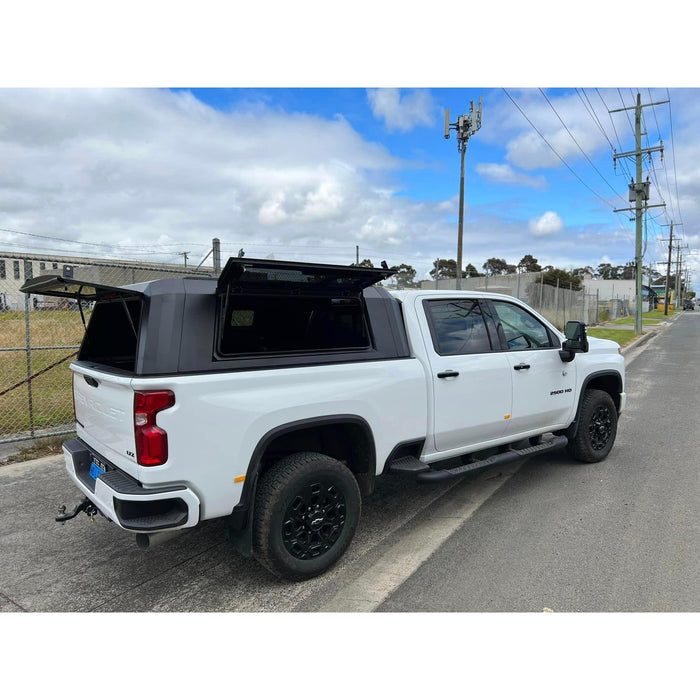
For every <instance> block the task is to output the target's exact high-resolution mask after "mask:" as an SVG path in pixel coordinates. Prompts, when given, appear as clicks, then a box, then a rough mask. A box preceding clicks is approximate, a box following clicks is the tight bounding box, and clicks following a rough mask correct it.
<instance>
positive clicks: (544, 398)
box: [491, 300, 576, 435]
mask: <svg viewBox="0 0 700 700" xmlns="http://www.w3.org/2000/svg"><path fill="white" fill-rule="evenodd" d="M491 304H492V306H493V310H494V315H495V318H496V320H497V323H498V332H499V337H500V339H501V343H502V345H503V347H504V350H505V351H504V352H503V353H502V354H503V356H504V357H506V358H507V361H508V369H509V372H510V374H511V377H512V382H513V410H512V416H511V419H510V420H509V421H508V423H509V425H508V430H509V434H511V435H515V434H517V433H522V432H528V431H534V430H540V429H543V428H551V427H553V426H561V425H565V424H568V421H569V419H570V416H571V412H572V409H573V402H574V398H575V393H576V392H575V388H576V363H575V362H563V361H562V359H561V357H559V350H560V349H561V342H560V341H559V339H558V338H557V336H556V335H555V334H554V333H553V332H552V331H551V330H550V329H548V328H547V326H545V324H544V323H542V321H540V320H539V319H538V318H536V317H535V316H534V315H533V314H532V313H530V311H528V310H527V309H525V308H524V307H522V306H520V304H516V303H514V302H510V301H504V300H492V301H491Z"/></svg>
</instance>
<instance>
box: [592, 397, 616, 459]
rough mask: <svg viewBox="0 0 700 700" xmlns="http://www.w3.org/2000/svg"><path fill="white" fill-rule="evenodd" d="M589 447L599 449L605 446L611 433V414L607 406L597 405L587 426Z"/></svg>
mask: <svg viewBox="0 0 700 700" xmlns="http://www.w3.org/2000/svg"><path fill="white" fill-rule="evenodd" d="M588 435H589V437H590V441H591V447H592V448H593V449H594V450H596V451H600V450H602V449H604V448H605V446H606V445H607V444H608V440H610V436H611V435H612V416H611V415H610V409H609V408H608V406H597V407H596V409H595V410H594V411H593V415H592V416H591V421H590V424H589V426H588Z"/></svg>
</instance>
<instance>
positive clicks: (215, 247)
mask: <svg viewBox="0 0 700 700" xmlns="http://www.w3.org/2000/svg"><path fill="white" fill-rule="evenodd" d="M211 250H212V253H213V254H214V255H213V261H214V274H216V275H219V274H221V241H220V240H219V239H218V238H212V240H211Z"/></svg>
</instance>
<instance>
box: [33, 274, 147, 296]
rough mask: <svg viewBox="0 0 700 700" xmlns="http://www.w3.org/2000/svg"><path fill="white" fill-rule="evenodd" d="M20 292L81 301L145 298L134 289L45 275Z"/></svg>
mask: <svg viewBox="0 0 700 700" xmlns="http://www.w3.org/2000/svg"><path fill="white" fill-rule="evenodd" d="M19 291H20V292H24V293H25V294H44V295H46V296H51V297H63V298H66V299H79V300H81V301H96V300H98V299H110V298H112V299H117V298H119V297H122V298H126V297H130V298H133V297H135V296H143V293H142V292H138V291H136V290H134V289H127V288H125V287H110V286H109V285H106V284H97V283H96V282H81V281H80V280H74V279H65V278H64V277H58V276H57V275H43V276H42V277H35V278H33V279H30V280H27V281H26V282H25V283H24V284H23V285H22V287H21V288H20V290H19Z"/></svg>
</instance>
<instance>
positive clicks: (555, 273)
mask: <svg viewBox="0 0 700 700" xmlns="http://www.w3.org/2000/svg"><path fill="white" fill-rule="evenodd" d="M547 267H551V266H549V265H548V266H547ZM545 269H546V268H545ZM557 280H559V286H560V287H563V288H564V289H569V288H571V289H573V290H576V291H578V290H579V289H581V278H580V277H576V275H574V274H573V273H571V272H567V271H566V270H559V269H558V268H556V267H551V269H549V270H547V271H546V272H545V273H544V275H543V276H542V281H543V282H544V283H545V284H550V285H552V286H556V284H557Z"/></svg>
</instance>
